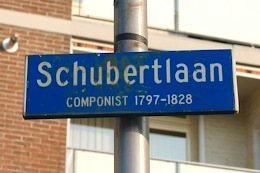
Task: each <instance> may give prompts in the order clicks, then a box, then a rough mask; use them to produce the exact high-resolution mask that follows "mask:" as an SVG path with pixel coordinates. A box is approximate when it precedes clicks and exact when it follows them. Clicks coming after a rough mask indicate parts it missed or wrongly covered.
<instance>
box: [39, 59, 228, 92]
mask: <svg viewBox="0 0 260 173" xmlns="http://www.w3.org/2000/svg"><path fill="white" fill-rule="evenodd" d="M222 68H223V67H222V64H220V63H217V62H213V63H210V64H208V65H205V64H203V63H200V62H197V63H193V64H192V65H187V64H185V63H178V64H174V63H171V59H170V58H168V59H166V60H165V62H162V63H159V60H158V59H154V61H153V64H152V65H147V64H143V65H139V66H137V65H136V64H135V65H134V64H129V65H126V66H125V68H124V69H123V70H122V71H120V70H119V68H118V67H117V66H116V65H113V64H112V62H111V61H107V62H106V66H105V67H102V66H99V67H89V66H87V64H83V63H81V64H80V63H79V62H78V61H75V62H74V63H73V68H71V69H70V68H69V67H66V66H61V67H59V68H57V69H53V66H52V64H51V63H50V62H47V61H43V62H41V63H39V64H38V72H39V73H40V74H41V75H42V77H41V78H39V79H37V84H38V85H39V86H40V87H48V86H49V85H50V84H51V83H53V82H54V83H56V84H57V85H59V86H60V87H65V86H67V85H69V84H72V85H73V86H78V85H82V86H85V85H93V86H98V85H116V84H118V81H119V80H123V81H124V82H125V84H128V85H133V84H145V82H146V81H148V80H151V78H152V81H153V82H154V83H155V84H161V83H174V82H177V83H187V82H189V81H193V82H222V81H223V80H224V79H223V70H222ZM50 71H55V73H54V74H53V75H51V73H50ZM150 73H152V74H153V76H150V75H149V76H148V75H146V74H150ZM120 74H123V76H122V79H120ZM62 75H63V76H64V77H63V78H61V76H62ZM70 76H73V77H72V78H71V77H70ZM103 78H105V80H104V79H103ZM148 78H149V79H148Z"/></svg>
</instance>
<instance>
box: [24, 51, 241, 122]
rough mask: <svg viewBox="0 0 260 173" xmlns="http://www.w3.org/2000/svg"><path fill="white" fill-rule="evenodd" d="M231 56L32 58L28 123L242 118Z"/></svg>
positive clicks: (189, 53) (166, 54) (26, 110)
mask: <svg viewBox="0 0 260 173" xmlns="http://www.w3.org/2000/svg"><path fill="white" fill-rule="evenodd" d="M236 87H237V84H236V75H235V68H234V60H233V59H232V53H231V50H202V51H201V50H200V51H170V52H128V53H102V54H99V53H91V54H66V55H29V56H27V57H26V74H25V94H24V110H23V111H24V118H25V119H33V118H74V117H75V118H76V117H111V116H136V115H140V116H149V115H188V114H225V113H235V112H238V99H237V89H236Z"/></svg>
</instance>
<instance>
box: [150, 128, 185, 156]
mask: <svg viewBox="0 0 260 173" xmlns="http://www.w3.org/2000/svg"><path fill="white" fill-rule="evenodd" d="M151 131H152V130H151ZM150 150H151V158H154V159H162V160H182V161H183V160H186V159H187V158H186V155H187V154H186V137H185V134H179V133H178V134H175V133H171V132H166V131H157V132H156V131H155V132H153V131H152V132H151V133H150Z"/></svg>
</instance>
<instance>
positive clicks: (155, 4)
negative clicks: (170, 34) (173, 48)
mask: <svg viewBox="0 0 260 173" xmlns="http://www.w3.org/2000/svg"><path fill="white" fill-rule="evenodd" d="M147 14H148V17H147V18H148V26H149V27H154V28H162V29H172V30H173V29H174V0H163V1H159V0H147Z"/></svg>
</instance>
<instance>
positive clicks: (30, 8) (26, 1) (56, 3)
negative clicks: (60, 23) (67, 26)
mask: <svg viewBox="0 0 260 173" xmlns="http://www.w3.org/2000/svg"><path fill="white" fill-rule="evenodd" d="M0 8H2V9H10V10H15V11H20V12H26V13H33V14H39V15H44V16H51V17H57V18H63V19H70V18H71V0H0Z"/></svg>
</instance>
